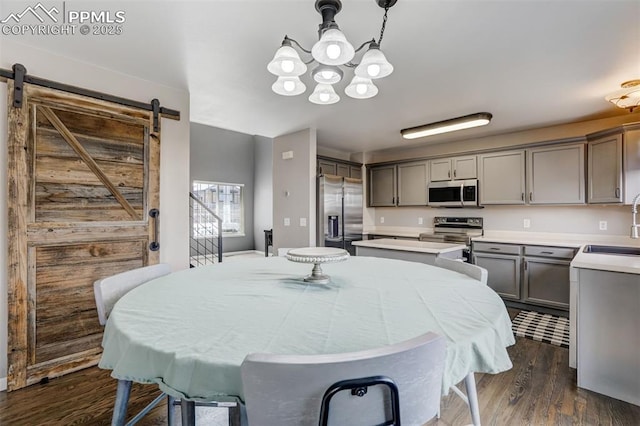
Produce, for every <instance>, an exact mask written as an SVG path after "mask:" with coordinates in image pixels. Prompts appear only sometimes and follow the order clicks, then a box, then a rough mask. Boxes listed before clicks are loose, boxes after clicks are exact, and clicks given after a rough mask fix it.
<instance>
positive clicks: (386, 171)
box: [369, 165, 397, 207]
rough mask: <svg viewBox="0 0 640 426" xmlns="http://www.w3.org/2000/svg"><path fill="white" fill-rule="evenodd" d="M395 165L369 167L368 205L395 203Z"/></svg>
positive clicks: (389, 205)
mask: <svg viewBox="0 0 640 426" xmlns="http://www.w3.org/2000/svg"><path fill="white" fill-rule="evenodd" d="M396 198H397V195H396V166H395V165H387V166H376V167H371V168H370V169H369V206H370V207H392V206H395V205H396Z"/></svg>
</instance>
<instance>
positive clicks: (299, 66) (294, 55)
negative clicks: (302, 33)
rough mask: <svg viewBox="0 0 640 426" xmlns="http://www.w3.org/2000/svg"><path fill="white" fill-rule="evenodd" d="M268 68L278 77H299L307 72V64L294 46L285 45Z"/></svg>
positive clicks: (277, 52)
mask: <svg viewBox="0 0 640 426" xmlns="http://www.w3.org/2000/svg"><path fill="white" fill-rule="evenodd" d="M283 44H284V43H283ZM267 70H269V72H270V73H271V74H274V75H277V76H278V77H292V76H294V77H297V76H300V75H302V74H304V73H305V72H307V66H306V65H305V64H304V62H302V60H301V59H300V55H298V52H296V50H295V49H294V48H293V47H291V46H287V45H283V46H280V48H279V49H278V50H277V51H276V54H275V55H274V56H273V59H272V60H271V62H269V64H268V65H267Z"/></svg>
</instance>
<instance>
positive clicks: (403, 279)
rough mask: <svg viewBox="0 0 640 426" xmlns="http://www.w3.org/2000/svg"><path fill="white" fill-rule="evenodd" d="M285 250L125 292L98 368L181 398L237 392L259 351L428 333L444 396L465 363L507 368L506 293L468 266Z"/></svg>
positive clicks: (335, 349) (304, 349)
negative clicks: (309, 256)
mask: <svg viewBox="0 0 640 426" xmlns="http://www.w3.org/2000/svg"><path fill="white" fill-rule="evenodd" d="M311 268H312V265H308V264H298V263H293V262H290V261H288V260H286V259H285V258H282V257H271V258H261V259H255V260H253V259H252V260H247V261H236V262H228V263H221V264H218V265H213V266H210V267H202V268H196V269H190V270H184V271H180V272H177V273H173V274H171V275H167V276H165V277H162V278H158V279H156V280H153V281H151V282H149V283H147V284H144V285H142V286H140V287H138V288H136V289H134V290H132V291H131V292H129V293H128V294H127V295H125V296H124V297H123V298H122V299H121V300H120V301H119V302H118V303H117V304H116V306H115V308H114V310H113V312H112V313H111V316H110V317H109V321H108V323H107V326H106V329H105V332H104V339H103V343H102V345H103V347H104V353H103V355H102V359H101V361H100V364H99V365H100V367H101V368H105V369H110V370H113V372H112V376H113V377H115V378H118V379H127V380H133V381H136V382H141V383H157V384H158V385H159V386H160V388H161V389H162V390H163V391H165V392H167V393H169V394H171V395H174V396H176V397H186V398H191V399H205V400H214V399H218V400H220V399H222V398H220V396H221V395H234V396H240V397H242V395H243V392H242V384H241V379H240V364H241V363H242V361H243V359H244V357H245V356H246V355H247V354H249V353H252V352H270V353H290V354H324V353H339V352H347V351H358V350H364V349H370V348H374V347H378V346H382V345H388V344H393V343H397V342H400V341H403V340H407V339H410V338H412V337H416V336H418V335H420V334H423V333H425V332H427V331H433V332H436V333H439V334H442V335H444V336H445V337H446V338H447V361H446V368H445V374H444V381H443V385H442V389H443V394H446V393H447V392H448V389H449V387H450V386H451V385H454V384H456V383H458V382H460V381H461V380H462V379H464V377H465V376H466V375H467V374H468V373H469V372H485V373H499V372H501V371H505V370H508V369H509V368H511V366H512V364H511V360H510V359H509V356H508V354H507V351H506V347H507V346H510V345H512V344H514V343H515V340H514V337H513V333H512V331H511V321H510V319H509V316H508V314H507V311H506V309H505V307H504V304H503V302H502V300H501V299H500V297H498V295H497V294H496V293H495V292H494V291H493V290H491V289H490V288H489V287H487V286H486V285H482V284H480V283H478V282H477V281H473V280H471V279H470V278H468V277H466V276H465V275H461V274H458V273H456V272H451V271H447V270H444V269H440V268H436V267H434V266H429V265H424V264H421V263H413V262H404V261H398V260H390V259H379V258H372V257H351V258H350V259H349V260H347V261H345V262H341V263H335V264H326V265H323V270H324V272H325V273H327V274H330V275H331V277H332V283H331V284H328V285H326V286H323V285H308V284H306V283H304V282H303V281H302V277H303V276H305V275H307V274H309V273H310V271H311Z"/></svg>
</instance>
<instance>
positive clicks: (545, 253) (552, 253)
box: [524, 246, 576, 259]
mask: <svg viewBox="0 0 640 426" xmlns="http://www.w3.org/2000/svg"><path fill="white" fill-rule="evenodd" d="M575 253H576V251H575V249H573V248H569V247H545V246H525V247H524V255H525V256H540V257H555V258H558V259H572V258H573V256H575Z"/></svg>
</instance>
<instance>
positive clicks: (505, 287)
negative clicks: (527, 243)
mask: <svg viewBox="0 0 640 426" xmlns="http://www.w3.org/2000/svg"><path fill="white" fill-rule="evenodd" d="M472 257H473V263H474V264H475V265H478V266H480V267H482V268H484V269H486V270H487V273H488V279H487V285H488V286H489V287H491V288H492V289H493V290H494V291H495V292H496V293H498V294H499V295H500V296H501V297H502V298H503V299H506V300H520V269H521V266H520V265H521V264H520V255H519V254H518V255H512V254H495V253H484V252H479V251H477V249H474V251H473V256H472Z"/></svg>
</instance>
